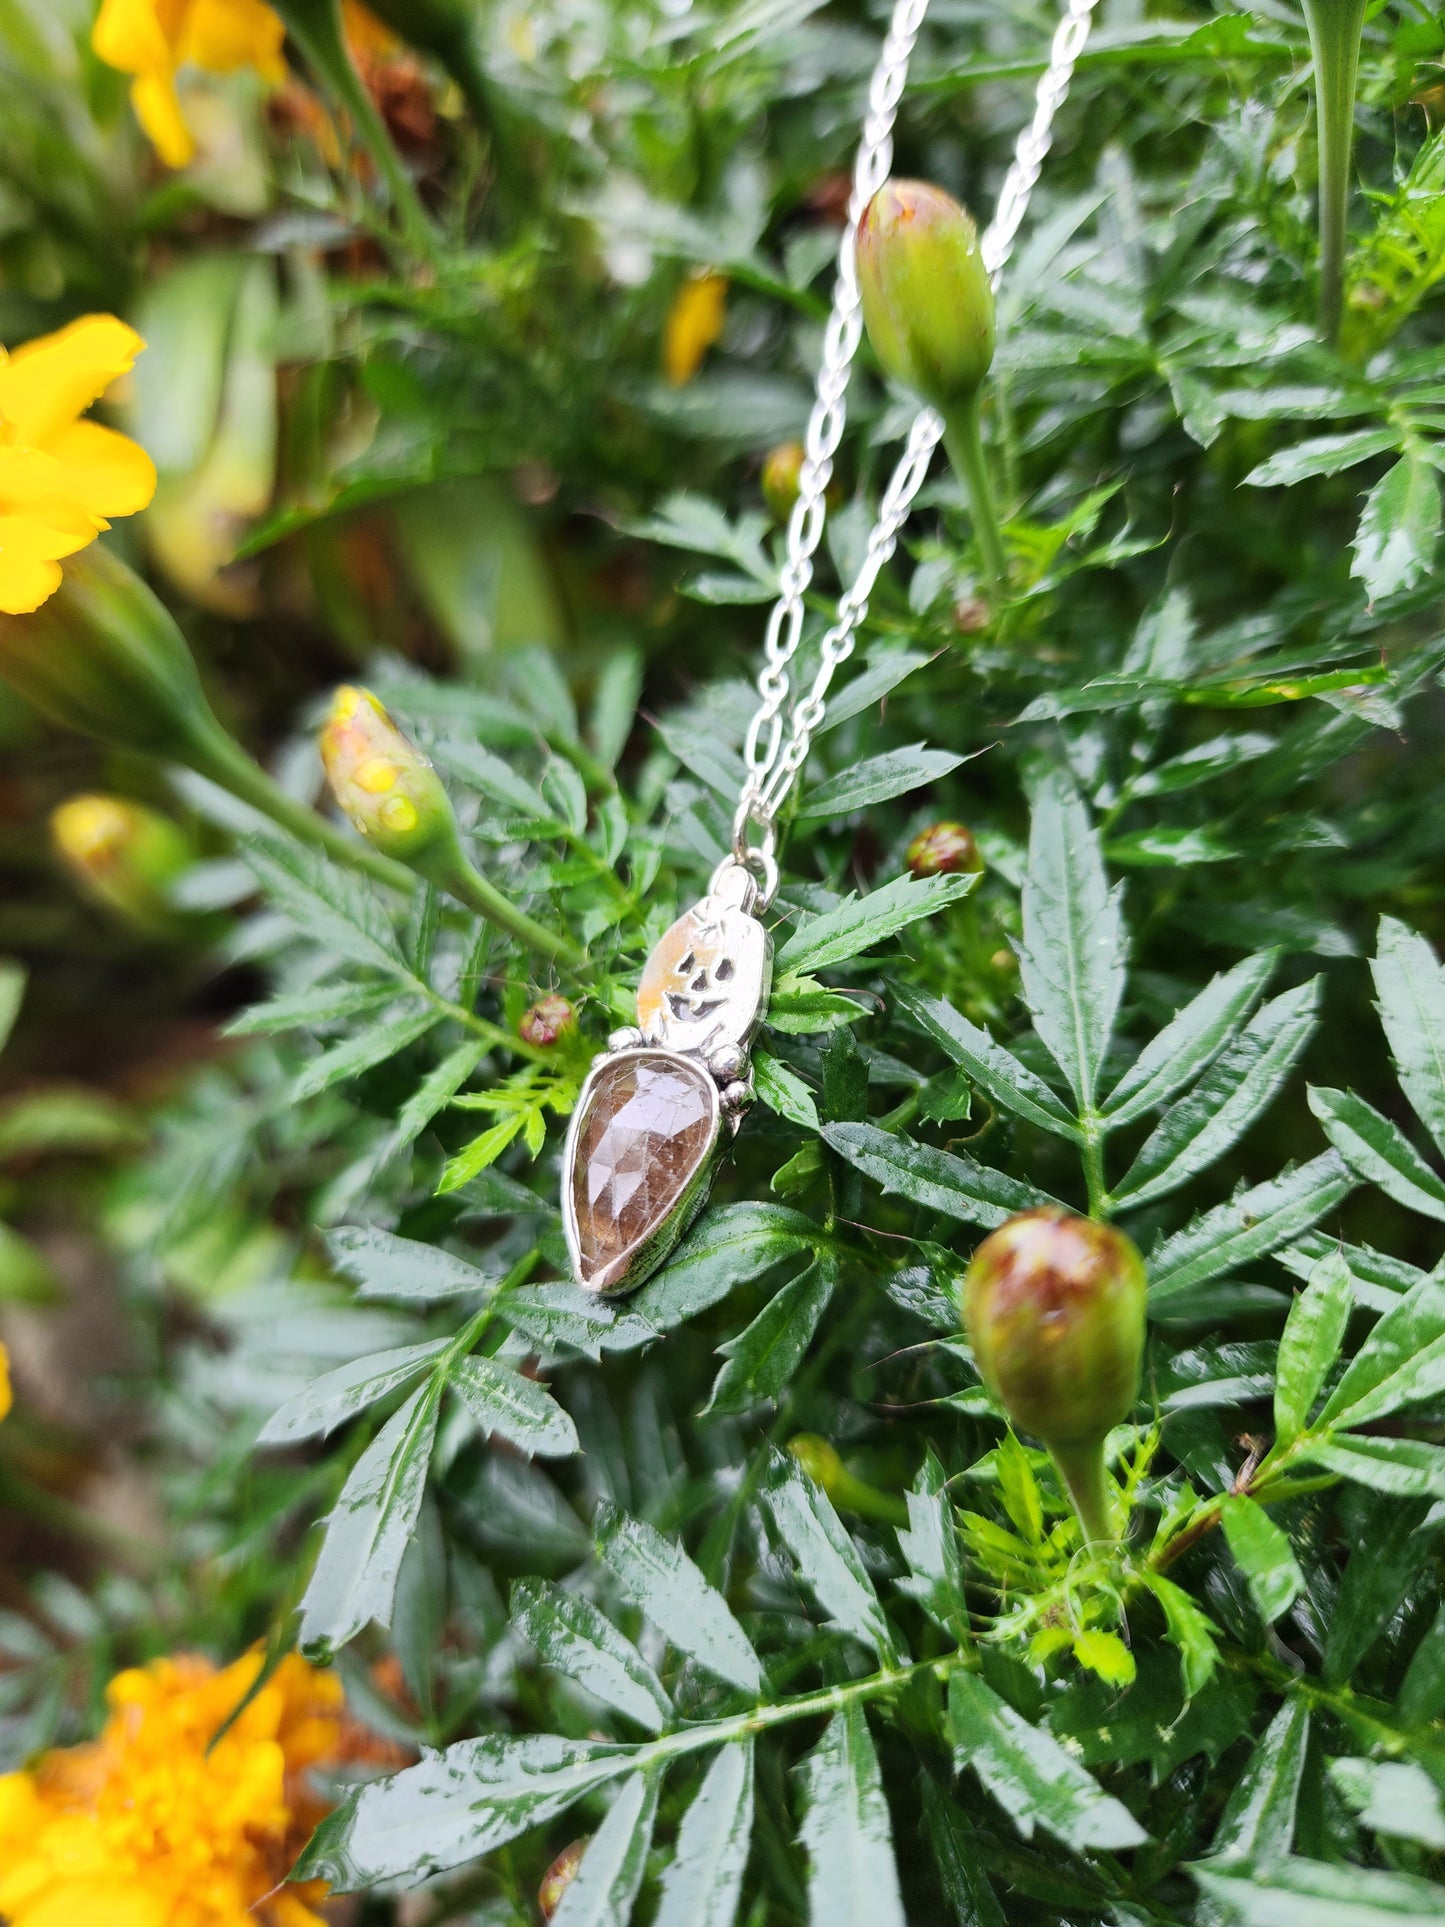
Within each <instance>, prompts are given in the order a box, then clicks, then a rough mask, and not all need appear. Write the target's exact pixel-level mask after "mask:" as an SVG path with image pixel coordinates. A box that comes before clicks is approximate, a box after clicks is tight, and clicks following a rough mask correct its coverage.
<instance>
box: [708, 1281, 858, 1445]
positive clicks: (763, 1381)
mask: <svg viewBox="0 0 1445 1927" xmlns="http://www.w3.org/2000/svg"><path fill="white" fill-rule="evenodd" d="M837 1283H838V1267H837V1263H836V1261H835V1260H834V1259H833V1257H832V1256H831V1254H825V1255H824V1256H823V1257H822V1258H820V1259H819V1260H818V1262H817V1263H816V1264H811V1265H809V1266H808V1268H807V1270H806V1271H803V1272H801V1273H800V1274H799V1275H798V1276H797V1277H796V1278H794V1279H792V1280H791V1281H790V1282H789V1283H788V1284H786V1285H784V1286H782V1287H781V1289H780V1290H778V1291H776V1292H774V1293H773V1296H772V1297H771V1298H770V1299H769V1300H768V1302H767V1304H766V1305H764V1306H763V1309H762V1310H761V1311H760V1312H759V1313H758V1315H757V1317H756V1318H755V1319H754V1320H753V1322H752V1323H751V1324H750V1325H749V1326H748V1327H747V1328H746V1329H745V1330H744V1331H741V1332H739V1334H738V1336H737V1337H736V1338H730V1339H729V1340H728V1342H727V1343H726V1344H725V1345H719V1346H718V1351H719V1352H720V1353H721V1355H722V1356H723V1357H724V1358H725V1359H726V1360H727V1363H726V1364H725V1365H724V1366H723V1368H722V1370H721V1371H720V1372H719V1373H718V1375H717V1378H716V1380H715V1381H714V1384H713V1388H712V1397H711V1398H710V1399H709V1400H708V1402H707V1404H706V1406H705V1407H704V1408H703V1409H704V1411H706V1412H750V1411H751V1410H752V1409H753V1407H754V1406H755V1405H760V1404H761V1403H762V1402H763V1400H764V1399H769V1398H776V1397H777V1396H778V1394H779V1393H780V1392H781V1391H782V1390H783V1389H784V1387H785V1386H786V1385H787V1384H788V1382H789V1380H790V1379H791V1378H792V1376H793V1373H794V1372H795V1371H796V1370H797V1369H798V1366H799V1365H800V1364H801V1363H802V1360H803V1357H804V1354H805V1353H806V1352H807V1349H808V1347H809V1346H810V1345H811V1344H812V1342H813V1334H814V1333H815V1332H816V1331H817V1329H818V1323H819V1320H820V1319H821V1318H822V1316H823V1313H824V1312H825V1311H826V1310H827V1309H828V1302H829V1300H830V1299H831V1298H832V1296H833V1292H834V1289H835V1288H836V1286H837Z"/></svg>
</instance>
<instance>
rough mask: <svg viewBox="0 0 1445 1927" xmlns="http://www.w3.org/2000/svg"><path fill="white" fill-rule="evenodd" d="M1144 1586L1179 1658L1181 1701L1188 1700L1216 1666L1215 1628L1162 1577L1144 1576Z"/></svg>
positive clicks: (1217, 1654) (1170, 1582) (1184, 1596)
mask: <svg viewBox="0 0 1445 1927" xmlns="http://www.w3.org/2000/svg"><path fill="white" fill-rule="evenodd" d="M1144 1584H1145V1585H1146V1586H1147V1587H1148V1588H1149V1591H1150V1592H1152V1593H1153V1595H1154V1597H1155V1598H1156V1599H1157V1600H1158V1601H1159V1604H1160V1607H1161V1608H1162V1610H1163V1613H1164V1624H1165V1626H1166V1627H1167V1629H1168V1632H1169V1638H1170V1640H1171V1641H1172V1642H1173V1645H1174V1647H1175V1650H1176V1651H1177V1652H1178V1654H1179V1677H1180V1679H1181V1681H1182V1682H1183V1686H1184V1697H1185V1699H1186V1700H1192V1699H1193V1698H1194V1696H1195V1694H1196V1693H1201V1692H1203V1690H1204V1688H1205V1687H1206V1686H1207V1685H1208V1684H1209V1682H1210V1680H1211V1679H1213V1677H1214V1671H1215V1668H1216V1667H1217V1666H1218V1664H1219V1647H1218V1646H1217V1645H1216V1643H1215V1637H1214V1635H1215V1627H1214V1626H1213V1625H1212V1624H1211V1622H1210V1620H1209V1618H1208V1616H1207V1615H1206V1614H1205V1613H1203V1612H1202V1611H1201V1610H1200V1608H1199V1607H1198V1606H1196V1605H1195V1603H1194V1601H1193V1600H1192V1599H1191V1598H1190V1596H1189V1594H1188V1593H1187V1592H1185V1590H1184V1588H1183V1587H1182V1586H1176V1585H1175V1583H1174V1581H1173V1580H1172V1579H1166V1578H1165V1577H1164V1575H1163V1574H1162V1573H1158V1572H1149V1573H1146V1574H1145V1575H1144Z"/></svg>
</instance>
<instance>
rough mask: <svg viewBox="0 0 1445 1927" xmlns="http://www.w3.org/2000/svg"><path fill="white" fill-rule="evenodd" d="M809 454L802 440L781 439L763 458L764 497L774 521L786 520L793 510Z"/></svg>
mask: <svg viewBox="0 0 1445 1927" xmlns="http://www.w3.org/2000/svg"><path fill="white" fill-rule="evenodd" d="M806 455H807V450H806V449H805V448H804V447H803V444H802V443H801V442H779V443H778V446H777V447H776V448H770V449H769V450H768V452H767V455H766V456H765V457H764V459H763V473H762V487H763V500H764V501H765V502H766V503H767V505H768V508H769V511H770V512H771V514H772V516H773V519H774V520H775V521H778V522H786V521H787V519H788V517H789V516H790V515H791V514H792V512H793V504H794V502H796V501H797V499H798V478H799V477H800V476H801V474H802V472H803V462H804V459H805V457H806Z"/></svg>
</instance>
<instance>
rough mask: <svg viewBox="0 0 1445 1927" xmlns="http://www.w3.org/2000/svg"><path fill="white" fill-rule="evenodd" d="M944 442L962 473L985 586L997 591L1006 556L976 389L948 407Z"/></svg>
mask: <svg viewBox="0 0 1445 1927" xmlns="http://www.w3.org/2000/svg"><path fill="white" fill-rule="evenodd" d="M943 445H944V447H945V448H946V449H947V450H948V459H949V461H950V462H952V463H953V466H954V468H955V470H956V471H957V472H958V474H959V475H961V476H962V478H963V485H964V487H965V488H966V489H967V490H968V501H969V507H970V508H971V510H972V511H973V527H974V533H975V535H977V537H978V547H979V554H980V555H981V557H982V558H983V572H984V577H985V580H986V581H987V584H988V587H989V588H990V589H991V590H993V591H994V592H995V593H997V591H998V590H999V589H1000V588H1002V586H1003V584H1004V583H1005V581H1007V579H1008V559H1007V557H1006V556H1005V555H1004V549H1003V538H1002V537H1001V536H1000V534H999V532H998V512H997V510H996V509H995V507H994V501H993V483H992V481H991V480H990V479H989V472H988V462H987V461H986V459H985V457H984V452H983V436H982V434H981V433H980V431H979V420H978V394H977V391H975V392H974V393H973V394H972V395H970V396H969V398H968V400H967V401H965V402H961V403H960V404H959V405H958V407H957V408H953V409H950V410H949V412H948V414H947V415H946V416H945V418H944V430H943Z"/></svg>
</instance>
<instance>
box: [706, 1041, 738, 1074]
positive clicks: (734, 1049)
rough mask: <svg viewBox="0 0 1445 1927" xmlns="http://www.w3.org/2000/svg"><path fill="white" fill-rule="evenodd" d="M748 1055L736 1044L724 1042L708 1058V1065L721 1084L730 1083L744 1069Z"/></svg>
mask: <svg viewBox="0 0 1445 1927" xmlns="http://www.w3.org/2000/svg"><path fill="white" fill-rule="evenodd" d="M746 1062H747V1056H746V1053H745V1052H744V1051H742V1050H741V1049H740V1048H739V1047H738V1045H736V1044H724V1045H722V1046H721V1048H720V1049H718V1050H715V1051H713V1053H712V1054H711V1056H710V1057H709V1058H708V1060H707V1067H708V1069H709V1070H710V1071H711V1072H712V1074H713V1076H714V1077H715V1078H716V1079H717V1081H718V1083H719V1084H729V1083H731V1082H732V1080H733V1078H735V1077H736V1076H737V1075H738V1073H739V1072H740V1071H741V1070H742V1068H743V1065H744V1064H745V1063H746Z"/></svg>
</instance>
